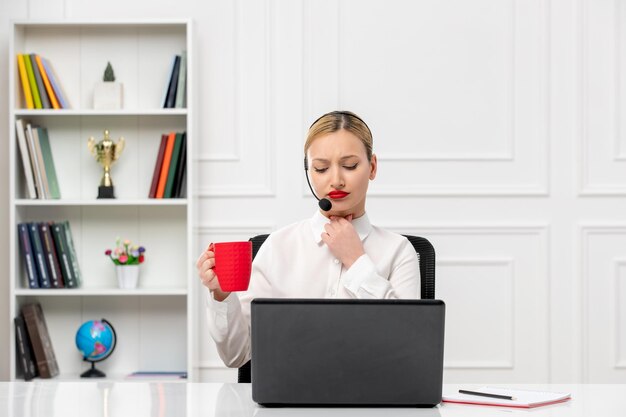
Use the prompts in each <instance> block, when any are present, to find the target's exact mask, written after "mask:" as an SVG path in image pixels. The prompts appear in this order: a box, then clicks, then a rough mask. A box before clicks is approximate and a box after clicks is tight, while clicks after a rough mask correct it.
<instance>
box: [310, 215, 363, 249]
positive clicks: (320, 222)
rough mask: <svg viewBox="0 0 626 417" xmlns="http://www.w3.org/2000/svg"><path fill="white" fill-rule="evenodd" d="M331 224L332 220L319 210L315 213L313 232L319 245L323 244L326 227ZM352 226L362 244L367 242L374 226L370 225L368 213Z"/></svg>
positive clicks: (354, 221)
mask: <svg viewBox="0 0 626 417" xmlns="http://www.w3.org/2000/svg"><path fill="white" fill-rule="evenodd" d="M326 223H330V219H329V218H328V217H326V216H324V215H323V214H322V213H321V212H320V211H319V210H317V211H315V214H314V215H313V217H312V218H311V231H312V232H313V240H315V243H317V244H318V245H319V244H320V243H321V242H322V233H323V232H324V230H325V229H324V225H325V224H326ZM352 225H353V226H354V228H355V229H356V232H357V233H358V235H359V239H361V242H362V241H363V240H365V238H366V237H367V235H369V233H370V231H371V230H372V224H371V223H370V219H369V217H367V213H365V214H363V215H362V216H361V217H359V218H358V219H353V220H352Z"/></svg>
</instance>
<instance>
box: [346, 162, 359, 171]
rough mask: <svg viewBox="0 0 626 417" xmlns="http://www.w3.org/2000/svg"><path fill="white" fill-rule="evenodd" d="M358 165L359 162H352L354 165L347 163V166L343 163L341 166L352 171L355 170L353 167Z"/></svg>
mask: <svg viewBox="0 0 626 417" xmlns="http://www.w3.org/2000/svg"><path fill="white" fill-rule="evenodd" d="M358 165H359V164H358V163H356V164H354V165H349V166H345V165H344V166H343V167H344V168H345V169H348V170H350V171H352V170H355V169H356V167H357V166H358Z"/></svg>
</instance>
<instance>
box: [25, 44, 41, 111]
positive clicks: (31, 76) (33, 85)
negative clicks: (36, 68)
mask: <svg viewBox="0 0 626 417" xmlns="http://www.w3.org/2000/svg"><path fill="white" fill-rule="evenodd" d="M24 66H25V67H26V75H28V84H29V85H30V92H31V93H32V95H33V103H34V105H35V108H36V109H40V108H41V98H40V97H39V90H38V89H37V81H35V73H34V72H33V63H32V61H31V60H30V55H27V54H24Z"/></svg>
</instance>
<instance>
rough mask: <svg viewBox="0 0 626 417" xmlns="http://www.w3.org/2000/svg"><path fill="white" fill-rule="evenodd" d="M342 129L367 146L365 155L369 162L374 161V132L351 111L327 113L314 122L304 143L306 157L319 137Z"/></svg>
mask: <svg viewBox="0 0 626 417" xmlns="http://www.w3.org/2000/svg"><path fill="white" fill-rule="evenodd" d="M341 129H345V130H347V131H348V132H350V133H352V134H353V135H354V136H356V137H357V138H359V140H360V141H361V143H363V146H365V153H366V154H367V160H368V161H370V162H371V161H372V148H373V145H374V140H373V138H372V132H371V131H370V128H369V127H368V126H367V124H366V123H365V122H364V121H363V119H361V118H360V117H359V116H357V115H356V114H354V113H352V112H350V111H333V112H330V113H326V114H325V115H323V116H321V117H320V118H319V119H317V120H316V121H314V122H313V124H312V125H311V127H309V134H308V135H307V138H306V142H305V143H304V155H305V157H306V153H307V151H308V150H309V148H310V147H311V143H313V141H314V140H315V139H317V138H318V137H319V136H322V135H327V134H330V133H334V132H337V131H339V130H341Z"/></svg>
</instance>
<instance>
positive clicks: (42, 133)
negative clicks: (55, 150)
mask: <svg viewBox="0 0 626 417" xmlns="http://www.w3.org/2000/svg"><path fill="white" fill-rule="evenodd" d="M37 136H38V137H39V147H40V148H41V155H42V159H43V165H44V167H45V171H46V179H47V183H48V190H49V191H50V198H55V199H59V198H61V190H60V189H59V180H58V179H57V171H56V168H55V166H54V158H53V157H52V148H51V147H50V139H49V137H48V129H46V128H45V127H38V128H37Z"/></svg>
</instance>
